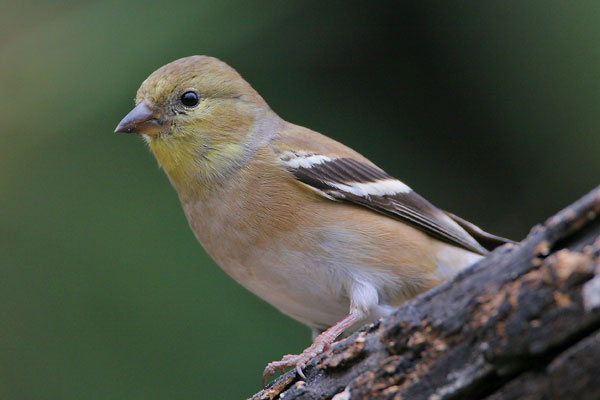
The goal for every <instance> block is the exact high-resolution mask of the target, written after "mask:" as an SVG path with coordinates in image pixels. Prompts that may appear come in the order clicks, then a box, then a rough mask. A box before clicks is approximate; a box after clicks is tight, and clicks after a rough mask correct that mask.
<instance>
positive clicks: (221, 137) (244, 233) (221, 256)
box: [115, 56, 508, 382]
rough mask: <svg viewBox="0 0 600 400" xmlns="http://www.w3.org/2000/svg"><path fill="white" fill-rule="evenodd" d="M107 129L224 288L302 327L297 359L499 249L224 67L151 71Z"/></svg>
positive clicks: (203, 59) (201, 63)
mask: <svg viewBox="0 0 600 400" xmlns="http://www.w3.org/2000/svg"><path fill="white" fill-rule="evenodd" d="M135 104H136V105H135V108H134V109H133V110H132V111H131V112H130V113H129V114H127V116H125V118H123V120H122V121H121V122H120V123H119V125H118V126H117V128H116V129H115V132H126V133H138V134H141V135H142V137H143V138H144V139H145V140H146V142H147V143H148V145H149V147H150V150H151V151H152V153H153V154H154V156H155V157H156V159H157V161H158V163H159V164H160V166H161V167H162V168H163V169H164V171H165V172H166V174H167V176H168V177H169V180H170V181H171V184H172V185H173V187H174V188H175V190H176V191H177V194H178V195H179V199H180V200H181V204H182V206H183V210H184V212H185V215H186V217H187V220H188V222H189V224H190V227H191V229H192V231H193V232H194V234H195V235H196V238H197V239H198V241H199V242H200V243H201V244H202V246H203V247H204V249H205V250H206V252H207V253H208V254H209V255H210V256H211V257H212V258H213V259H214V260H215V262H216V263H217V264H218V265H219V266H220V267H221V268H223V270H224V271H225V272H226V273H227V274H229V275H230V276H231V277H232V278H233V279H235V280H236V281H237V282H239V283H240V284H241V285H242V286H244V287H245V288H247V289H248V290H250V291H251V292H252V293H254V294H256V295H257V296H259V297H260V298H262V299H264V300H265V301H267V302H268V303H271V304H272V305H273V306H275V307H276V308H277V309H279V310H280V311H281V312H282V313H284V314H286V315H289V316H290V317H292V318H294V319H296V320H297V321H299V322H301V323H303V324H305V325H308V326H309V327H310V328H311V329H312V332H313V338H314V341H313V344H312V345H311V346H309V347H308V348H307V349H306V350H304V351H303V352H302V353H301V354H299V355H286V356H284V357H283V359H282V360H281V361H275V362H272V363H269V364H268V365H267V367H266V369H265V372H264V374H263V382H264V379H265V378H266V377H267V376H268V375H270V374H272V373H273V372H275V371H276V370H281V371H283V370H284V368H287V367H292V366H295V367H296V370H297V371H298V373H299V375H301V376H303V373H302V369H303V368H304V367H305V366H306V364H307V362H308V361H309V360H310V359H311V358H312V357H314V356H316V355H317V354H319V353H320V352H322V351H323V350H324V349H326V348H327V347H328V346H329V345H330V344H331V343H332V342H333V341H334V340H335V339H336V338H337V337H338V336H339V335H340V334H342V333H343V332H345V331H347V330H350V329H353V328H356V327H358V326H359V325H360V324H364V323H366V322H369V321H372V320H374V319H376V318H379V317H382V316H386V315H389V314H390V313H391V312H392V311H393V310H394V307H396V306H398V305H399V304H400V303H402V302H404V301H405V300H407V299H410V298H411V297H413V296H415V295H416V294H418V293H420V292H423V291H425V290H428V289H430V288H432V287H434V286H436V285H438V284H439V283H441V282H443V281H445V280H447V279H449V278H451V277H452V276H454V275H455V274H456V273H457V272H458V271H460V270H462V269H463V268H465V267H466V266H468V265H470V264H472V263H474V262H476V261H478V260H479V259H481V258H482V257H484V256H485V255H486V254H487V253H488V251H489V250H490V249H492V248H494V247H496V246H498V245H500V244H503V243H505V242H507V241H508V240H507V239H503V238H500V237H498V236H494V235H491V234H488V233H485V232H483V231H482V230H481V229H479V228H478V227H476V226H475V225H473V224H471V223H469V222H467V221H465V220H463V219H461V218H459V217H457V216H455V215H453V214H450V213H448V212H445V211H442V210H441V209H439V208H437V207H435V206H433V205H432V204H431V203H429V202H428V201H427V200H425V199H424V198H422V197H421V196H419V195H418V194H417V193H415V192H414V191H413V190H412V189H411V188H410V187H408V186H407V185H406V184H404V183H402V182H401V181H399V180H397V179H395V178H393V177H392V176H390V175H388V174H387V173H386V172H385V171H383V170H381V169H380V168H378V167H377V166H376V165H375V164H373V163H372V162H371V161H369V160H368V159H366V158H365V157H363V156H361V155H360V154H359V153H357V152H356V151H354V150H352V149H350V148H348V147H346V146H344V145H343V144H341V143H338V142H336V141H335V140H333V139H330V138H328V137H326V136H323V135H321V134H319V133H317V132H314V131H312V130H310V129H307V128H304V127H301V126H298V125H294V124H292V123H289V122H286V121H285V120H283V119H282V118H280V117H279V116H278V115H277V114H276V113H275V112H274V111H273V110H271V108H269V106H268V105H267V103H266V102H265V101H264V100H263V98H262V97H261V96H260V95H259V94H258V93H257V92H256V91H255V90H254V89H253V88H252V87H251V86H250V85H249V84H248V83H247V82H246V81H245V80H244V79H243V78H242V77H241V76H240V75H239V74H238V73H237V72H236V71H235V70H234V69H233V68H231V67H230V66H228V65H227V64H225V63H224V62H222V61H220V60H217V59H215V58H212V57H207V56H192V57H186V58H182V59H179V60H176V61H174V62H171V63H170V64H167V65H165V66H163V67H161V68H159V69H158V70H156V71H155V72H153V73H152V74H151V75H150V76H149V77H148V78H147V79H146V80H145V81H144V82H143V83H142V85H141V86H140V88H139V90H138V92H137V97H136V100H135Z"/></svg>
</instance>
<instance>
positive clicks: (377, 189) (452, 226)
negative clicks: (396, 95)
mask: <svg viewBox="0 0 600 400" xmlns="http://www.w3.org/2000/svg"><path fill="white" fill-rule="evenodd" d="M279 158H280V160H281V162H282V163H283V165H284V166H285V168H286V169H287V170H288V171H289V172H290V173H291V174H292V175H293V176H294V178H296V179H297V180H298V181H300V182H301V183H303V184H304V185H306V186H308V187H309V188H311V189H312V190H314V191H316V192H318V193H319V194H321V195H322V196H324V197H327V198H329V199H331V200H340V201H348V202H350V203H354V204H359V205H361V206H364V207H367V208H370V209H371V210H373V211H376V212H378V213H381V214H383V215H387V216H389V217H392V218H396V219H398V220H401V221H404V222H406V223H409V224H411V225H412V226H414V227H416V228H418V229H421V230H422V231H424V232H426V233H427V234H429V235H431V236H434V237H436V238H437V239H441V240H443V241H446V242H448V243H451V244H453V245H456V246H459V247H462V248H465V249H467V250H470V251H472V252H475V253H478V254H486V253H487V252H488V250H487V249H486V248H485V247H484V246H482V244H483V245H489V248H493V247H496V246H498V245H499V244H502V243H505V242H506V241H507V240H505V239H502V238H500V237H498V236H494V235H490V234H487V233H485V232H483V231H482V230H481V229H479V228H477V227H476V226H475V225H473V224H471V223H469V222H467V221H464V220H462V219H460V218H458V217H456V216H454V215H452V214H448V213H446V212H445V211H442V210H440V209H439V208H437V207H435V206H434V205H432V204H431V203H429V202H428V201H427V200H425V199H424V198H423V197H421V196H419V195H418V194H417V193H415V192H414V191H413V190H412V189H411V188H410V187H408V186H407V185H405V184H404V183H402V182H401V181H399V180H397V179H395V178H393V177H392V176H390V175H388V174H387V173H386V172H385V171H383V170H381V169H379V168H377V167H375V166H373V165H370V164H367V163H365V162H362V161H358V160H356V159H353V158H350V157H329V156H325V155H322V154H317V153H312V152H303V151H285V152H283V153H281V154H280V155H279ZM467 231H469V232H473V233H475V234H477V235H479V236H481V235H483V237H484V238H487V239H488V240H489V241H490V242H485V241H482V243H481V244H480V243H479V242H478V241H477V240H475V239H474V238H473V236H471V235H470V234H469V233H467Z"/></svg>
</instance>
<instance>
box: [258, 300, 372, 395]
mask: <svg viewBox="0 0 600 400" xmlns="http://www.w3.org/2000/svg"><path fill="white" fill-rule="evenodd" d="M363 317H364V313H363V312H361V311H358V310H354V311H350V314H348V315H347V316H346V317H344V319H342V320H341V321H339V322H338V323H336V324H335V325H333V326H332V327H331V328H329V329H327V330H326V331H324V332H322V333H321V334H320V335H318V336H317V337H316V338H315V339H314V341H313V344H311V345H310V346H309V347H307V348H306V349H305V350H304V351H303V352H302V353H300V354H288V355H286V356H283V358H282V359H281V361H273V362H270V363H269V364H268V365H267V367H266V368H265V372H263V376H262V380H263V386H264V385H265V382H266V380H267V377H268V376H269V375H272V374H273V373H275V371H277V370H279V371H281V372H282V373H283V372H284V370H285V369H286V368H289V367H293V366H296V371H297V372H298V375H300V376H301V377H302V378H304V379H306V377H305V376H304V373H303V372H302V369H303V368H304V367H305V366H306V364H307V363H308V362H309V361H310V360H311V359H312V358H313V357H315V356H316V355H318V354H320V353H322V352H323V351H325V350H327V348H328V347H329V345H330V344H331V343H333V341H334V340H335V339H336V338H337V337H338V336H339V335H341V334H342V333H343V332H344V331H345V330H346V329H348V328H350V327H351V326H352V325H354V324H355V323H356V322H358V321H360V320H361V319H362V318H363Z"/></svg>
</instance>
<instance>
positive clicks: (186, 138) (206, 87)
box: [115, 56, 268, 180]
mask: <svg viewBox="0 0 600 400" xmlns="http://www.w3.org/2000/svg"><path fill="white" fill-rule="evenodd" d="M265 110H268V106H267V105H266V103H265V102H264V100H263V99H262V98H261V97H260V95H258V93H256V91H254V89H252V87H251V86H250V85H249V84H248V83H247V82H246V81H245V80H244V79H242V77H241V76H240V75H239V74H238V73H237V72H236V71H235V70H234V69H233V68H231V67H229V66H228V65H227V64H225V63H223V62H221V61H219V60H217V59H215V58H212V57H206V56H192V57H186V58H182V59H179V60H176V61H173V62H172V63H169V64H167V65H165V66H163V67H161V68H159V69H158V70H156V71H155V72H153V73H152V74H151V75H150V76H149V77H148V78H147V79H146V80H145V81H144V82H143V83H142V85H141V86H140V88H139V89H138V92H137V96H136V107H135V108H134V109H133V110H132V111H131V112H130V113H129V114H128V115H127V116H126V117H125V118H124V119H123V120H122V121H121V123H120V124H119V126H118V127H117V129H116V130H115V131H116V132H127V133H139V134H142V135H144V137H145V138H146V140H147V141H148V143H149V145H150V149H151V150H152V152H153V153H154V155H155V156H156V158H157V160H158V162H159V163H160V164H161V165H162V167H163V168H164V169H165V170H166V171H167V173H168V174H169V176H170V177H171V178H172V179H176V180H177V179H179V178H181V179H183V178H186V177H189V175H191V174H198V173H199V174H202V173H205V174H207V173H209V172H210V171H211V170H217V169H219V168H220V167H221V166H222V165H221V164H222V163H224V160H223V159H224V158H229V159H232V158H234V157H235V156H236V155H238V154H239V153H240V152H241V151H242V147H243V142H244V140H245V136H246V135H247V133H248V132H250V131H251V127H252V124H253V123H254V121H255V120H256V118H257V116H258V115H260V114H261V113H263V114H264V112H265Z"/></svg>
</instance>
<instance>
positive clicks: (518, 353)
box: [252, 187, 600, 400]
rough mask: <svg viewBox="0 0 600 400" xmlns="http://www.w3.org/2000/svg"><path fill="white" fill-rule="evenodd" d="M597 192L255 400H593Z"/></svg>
mask: <svg viewBox="0 0 600 400" xmlns="http://www.w3.org/2000/svg"><path fill="white" fill-rule="evenodd" d="M599 213H600V187H598V188H596V189H595V190H594V191H592V192H590V193H589V194H587V195H586V196H585V197H583V198H582V199H580V200H579V201H577V202H576V203H574V204H572V205H571V206H569V207H567V208H565V209H564V210H562V211H561V212H560V213H558V214H557V215H555V216H553V217H552V218H550V219H548V220H547V221H546V223H545V224H543V225H541V226H536V227H534V228H533V229H532V231H531V232H530V234H529V235H528V237H527V238H526V239H525V240H524V241H523V242H521V243H519V244H518V245H505V246H503V247H501V248H498V249H496V250H495V251H494V252H493V253H492V254H491V255H490V256H489V257H487V258H486V259H485V260H483V261H481V262H480V263H478V264H476V265H474V266H473V267H471V268H469V269H468V270H466V271H464V272H463V273H461V274H460V275H459V276H457V277H456V279H454V280H453V281H451V282H448V283H446V284H444V285H441V286H439V287H437V288H435V289H433V290H431V291H429V292H427V293H424V294H422V295H421V296H418V297H416V298H414V299H413V300H411V301H410V302H407V303H405V304H404V305H403V306H402V307H400V308H399V309H398V311H397V312H396V313H395V314H394V315H392V316H391V317H389V318H387V319H386V320H383V321H378V322H375V323H373V324H370V325H368V326H366V327H364V328H363V329H361V330H360V331H358V332H357V333H355V334H354V335H352V336H351V337H349V338H348V339H346V340H344V341H342V342H340V343H337V344H335V345H333V346H332V347H331V348H330V349H329V350H328V351H326V352H325V353H323V354H322V355H320V356H319V357H317V358H316V359H314V360H313V361H312V362H311V363H310V364H309V365H308V366H307V367H306V369H305V371H304V372H305V374H306V378H307V379H306V381H304V380H301V379H299V377H298V376H297V375H296V373H295V371H291V372H288V373H286V374H284V375H283V376H281V377H279V378H278V379H276V380H275V381H274V382H273V383H272V384H271V385H269V386H268V387H267V388H266V389H265V390H263V391H261V392H259V393H257V394H256V395H254V396H253V397H252V399H286V400H288V399H331V398H333V399H335V400H346V399H380V398H381V399H411V400H412V399H490V400H492V399H493V400H500V399H523V398H527V399H538V398H553V399H600V217H599Z"/></svg>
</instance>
